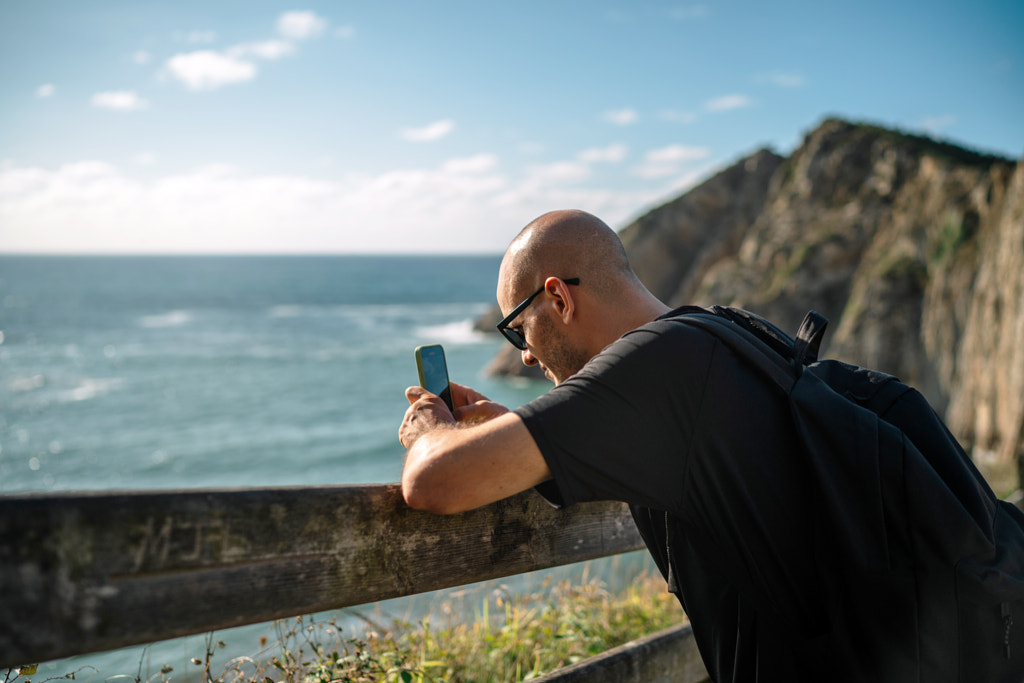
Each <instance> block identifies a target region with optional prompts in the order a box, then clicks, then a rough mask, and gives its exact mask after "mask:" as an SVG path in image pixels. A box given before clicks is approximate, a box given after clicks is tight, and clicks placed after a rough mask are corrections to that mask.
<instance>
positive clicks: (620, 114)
mask: <svg viewBox="0 0 1024 683" xmlns="http://www.w3.org/2000/svg"><path fill="white" fill-rule="evenodd" d="M638 118H639V115H638V114H637V113H636V110H635V109H628V108H627V109H615V110H612V111H606V112H605V113H604V119H605V121H609V122H611V123H614V124H615V125H616V126H628V125H629V124H631V123H636V120H637V119H638Z"/></svg>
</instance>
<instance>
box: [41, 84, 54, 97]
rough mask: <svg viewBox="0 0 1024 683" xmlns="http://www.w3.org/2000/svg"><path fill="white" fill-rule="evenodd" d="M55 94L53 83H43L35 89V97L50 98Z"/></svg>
mask: <svg viewBox="0 0 1024 683" xmlns="http://www.w3.org/2000/svg"><path fill="white" fill-rule="evenodd" d="M55 92H57V88H55V87H54V85H53V83H45V84H43V85H41V86H39V87H38V88H36V97H51V96H52V95H53V94H54V93H55Z"/></svg>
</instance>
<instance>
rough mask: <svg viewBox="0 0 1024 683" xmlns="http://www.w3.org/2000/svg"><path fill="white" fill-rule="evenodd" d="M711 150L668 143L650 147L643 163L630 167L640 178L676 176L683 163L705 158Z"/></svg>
mask: <svg viewBox="0 0 1024 683" xmlns="http://www.w3.org/2000/svg"><path fill="white" fill-rule="evenodd" d="M710 154H711V150H709V149H708V148H707V147H688V146H686V145H669V146H667V147H660V148H658V149H652V150H651V151H649V152H648V153H647V154H646V155H644V163H643V164H641V165H639V166H635V167H633V168H632V169H630V172H631V173H632V174H633V175H635V176H637V177H640V178H647V179H656V178H668V177H670V176H678V175H679V174H680V173H681V172H682V170H681V169H682V166H683V165H684V164H687V163H690V162H693V161H699V160H701V159H706V158H707V157H708V156H710Z"/></svg>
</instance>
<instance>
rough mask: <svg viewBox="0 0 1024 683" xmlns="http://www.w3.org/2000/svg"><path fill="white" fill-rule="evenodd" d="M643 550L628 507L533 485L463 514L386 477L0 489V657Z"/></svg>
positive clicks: (53, 654)
mask: <svg viewBox="0 0 1024 683" xmlns="http://www.w3.org/2000/svg"><path fill="white" fill-rule="evenodd" d="M642 547H643V542H642V541H641V539H640V537H639V535H638V534H637V532H636V528H635V527H634V525H633V522H632V519H631V518H630V516H629V512H628V510H627V508H626V507H625V506H624V505H622V504H620V503H593V504H586V505H577V506H573V507H572V508H570V509H567V510H555V509H554V508H552V507H550V506H549V505H548V504H547V503H545V502H544V501H543V500H542V499H541V498H540V497H539V496H537V495H536V494H534V493H533V492H526V493H523V494H520V495H518V496H514V497H512V498H509V499H508V500H504V501H501V502H499V503H496V504H494V505H491V506H488V507H486V508H482V509H480V510H474V511H472V512H468V513H464V514H461V515H452V516H448V517H442V516H436V515H430V514H427V513H422V512H418V511H415V510H411V509H409V508H408V507H407V506H406V505H405V503H404V502H403V500H402V498H401V493H400V491H399V488H398V486H397V485H382V486H325V487H309V488H297V487H291V488H276V489H238V490H196V491H158V492H130V493H83V494H55V495H13V496H3V497H0V666H4V667H6V666H13V665H18V664H21V663H25V662H32V661H44V660H48V659H56V658H59V657H65V656H70V655H73V654H81V653H85V652H95V651H99V650H107V649H112V648H116V647H122V646H125V645H132V644H138V643H148V642H153V641H156V640H163V639H166V638H172V637H177V636H181V635H187V634H192V633H202V632H206V631H210V630H215V629H221V628H227V627H232V626H239V625H242V624H248V623H256V622H260V621H267V620H271V619H276V618H280V617H286V616H294V615H298V614H307V613H310V612H317V611H323V610H328V609H337V608H341V607H346V606H350V605H358V604H365V603H368V602H374V601H377V600H383V599H387V598H394V597H399V596H404V595H411V594H414V593H420V592H424V591H430V590H436V589H440V588H447V587H451V586H458V585H463V584H467V583H472V582H475V581H483V580H488V579H493V578H498V577H503V576H509V575H512V574H519V573H523V572H527V571H533V570H536V569H544V568H548V567H554V566H557V565H562V564H567V563H570V562H577V561H582V560H587V559H592V558H596V557H602V556H607V555H614V554H618V553H622V552H627V551H630V550H636V549H639V548H642Z"/></svg>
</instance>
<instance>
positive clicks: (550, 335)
mask: <svg viewBox="0 0 1024 683" xmlns="http://www.w3.org/2000/svg"><path fill="white" fill-rule="evenodd" d="M545 313H547V311H545V310H541V311H538V312H536V313H535V314H534V315H531V316H529V318H530V320H529V322H528V323H527V324H528V329H527V330H526V332H527V342H528V344H529V348H528V350H527V351H525V352H524V353H523V362H524V363H527V354H529V355H530V356H532V357H533V358H534V359H536V361H537V362H538V363H539V364H540V367H541V369H542V370H544V375H545V376H546V377H547V378H548V379H550V380H551V381H552V382H554V383H555V384H561V383H562V382H564V381H565V380H567V379H568V378H570V377H572V376H573V375H575V374H576V373H577V372H579V371H580V369H582V368H583V366H584V365H586V364H587V361H588V360H590V359H589V358H588V357H587V354H586V353H585V352H584V351H583V349H581V348H580V347H579V346H578V345H577V344H575V343H574V342H573V339H572V338H571V336H570V335H569V332H568V330H567V329H566V328H565V326H564V325H561V324H560V323H559V321H557V320H553V319H552V318H551V317H550V315H545ZM527 364H530V363H527Z"/></svg>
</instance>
